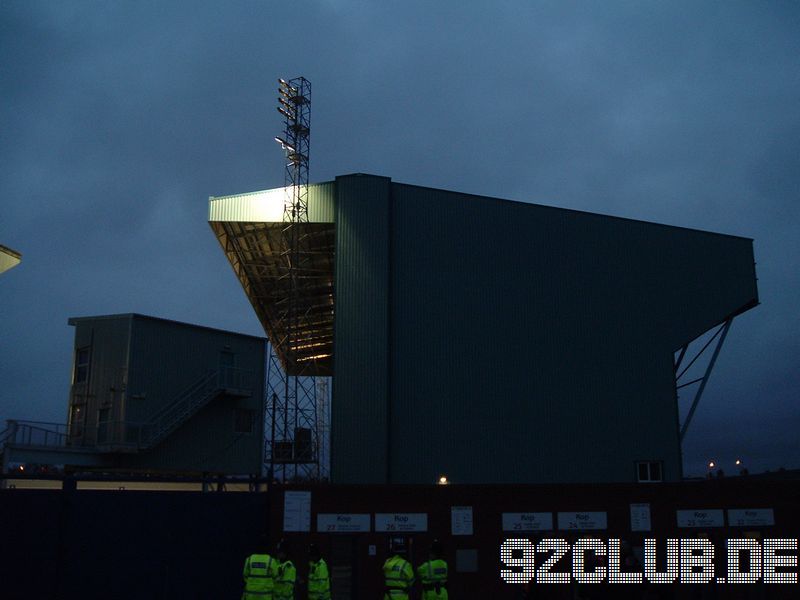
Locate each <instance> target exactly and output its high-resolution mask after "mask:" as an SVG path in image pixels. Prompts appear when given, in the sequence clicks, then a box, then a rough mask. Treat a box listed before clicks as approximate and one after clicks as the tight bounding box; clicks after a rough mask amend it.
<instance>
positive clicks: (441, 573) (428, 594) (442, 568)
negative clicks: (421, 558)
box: [417, 540, 447, 600]
mask: <svg viewBox="0 0 800 600" xmlns="http://www.w3.org/2000/svg"><path fill="white" fill-rule="evenodd" d="M442 556H444V552H443V550H442V545H441V544H440V543H439V540H434V542H433V543H432V544H431V549H430V553H429V555H428V558H429V559H430V560H428V562H425V563H422V564H421V565H420V566H418V567H417V578H418V579H419V580H420V583H422V600H447V563H446V562H445V561H444V560H443V559H442Z"/></svg>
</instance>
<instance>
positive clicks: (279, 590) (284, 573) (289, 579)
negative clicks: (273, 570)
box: [272, 541, 297, 600]
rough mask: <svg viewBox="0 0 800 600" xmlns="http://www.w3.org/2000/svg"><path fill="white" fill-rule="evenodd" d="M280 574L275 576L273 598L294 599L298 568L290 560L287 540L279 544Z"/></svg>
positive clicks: (277, 599) (277, 554)
mask: <svg viewBox="0 0 800 600" xmlns="http://www.w3.org/2000/svg"><path fill="white" fill-rule="evenodd" d="M276 557H277V559H278V575H277V577H276V578H275V590H274V591H273V592H272V598H273V600H294V584H295V582H296V581H297V569H296V568H295V566H294V563H293V562H292V561H291V560H289V545H288V543H287V542H285V541H281V543H280V544H278V551H277V552H276Z"/></svg>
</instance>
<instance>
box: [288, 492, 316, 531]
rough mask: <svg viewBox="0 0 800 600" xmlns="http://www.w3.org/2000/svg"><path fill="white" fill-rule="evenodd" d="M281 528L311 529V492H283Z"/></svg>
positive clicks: (292, 529) (289, 529) (294, 529)
mask: <svg viewBox="0 0 800 600" xmlns="http://www.w3.org/2000/svg"><path fill="white" fill-rule="evenodd" d="M283 530H284V531H311V492H289V491H287V492H284V493H283Z"/></svg>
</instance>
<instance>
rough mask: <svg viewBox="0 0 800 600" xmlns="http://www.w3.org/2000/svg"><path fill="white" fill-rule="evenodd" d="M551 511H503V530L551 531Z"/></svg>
mask: <svg viewBox="0 0 800 600" xmlns="http://www.w3.org/2000/svg"><path fill="white" fill-rule="evenodd" d="M552 529H553V513H550V512H531V513H503V531H551V530H552Z"/></svg>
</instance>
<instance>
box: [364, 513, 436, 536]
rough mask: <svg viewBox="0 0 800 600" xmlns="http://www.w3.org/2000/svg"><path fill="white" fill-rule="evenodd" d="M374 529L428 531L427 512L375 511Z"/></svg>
mask: <svg viewBox="0 0 800 600" xmlns="http://www.w3.org/2000/svg"><path fill="white" fill-rule="evenodd" d="M375 531H398V532H403V533H405V532H414V531H428V513H375Z"/></svg>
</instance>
